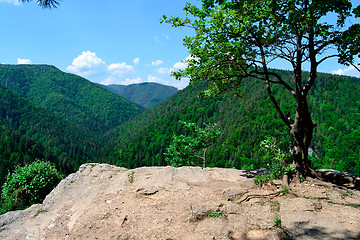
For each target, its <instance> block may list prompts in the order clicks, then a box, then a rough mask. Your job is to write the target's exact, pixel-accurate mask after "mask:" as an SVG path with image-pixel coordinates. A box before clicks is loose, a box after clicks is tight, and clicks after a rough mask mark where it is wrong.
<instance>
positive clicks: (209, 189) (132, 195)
mask: <svg viewBox="0 0 360 240" xmlns="http://www.w3.org/2000/svg"><path fill="white" fill-rule="evenodd" d="M291 189H292V193H289V194H288V193H286V192H285V193H279V195H277V196H271V197H259V196H260V195H265V194H268V193H274V192H276V191H279V189H277V187H276V186H275V184H273V185H269V186H265V187H262V188H258V187H255V186H253V179H252V178H250V177H249V175H248V173H245V172H244V171H240V170H235V169H220V168H206V169H201V168H198V167H181V168H173V167H144V168H138V169H133V170H127V169H125V168H119V167H115V166H111V165H107V164H85V165H82V166H81V167H80V169H79V171H78V172H76V173H74V174H71V175H69V176H68V177H67V178H66V179H64V180H63V181H61V183H60V184H59V185H58V186H57V187H56V188H55V189H54V190H53V191H52V192H51V193H50V194H49V195H48V196H47V197H46V199H45V200H44V202H43V203H42V204H37V205H33V206H32V207H30V208H28V209H26V210H21V211H14V212H9V213H6V214H3V215H1V216H0V239H14V240H15V239H16V240H18V239H34V240H40V239H50V240H52V239H66V240H67V239H69V240H70V239H88V240H90V239H118V240H125V239H146V240H148V239H164V240H175V239H185V240H186V239H194V240H197V239H199V240H201V239H234V240H235V239H242V240H245V239H264V240H265V239H360V207H359V206H358V205H359V204H360V192H359V191H357V190H349V189H339V188H334V187H333V186H332V185H330V184H325V183H322V182H317V181H308V182H304V183H302V184H299V185H297V186H291ZM249 196H250V197H249ZM242 199H247V201H243V202H242V203H241V204H237V203H238V202H240V201H242ZM275 219H277V220H275ZM276 223H277V226H276ZM280 226H281V227H280Z"/></svg>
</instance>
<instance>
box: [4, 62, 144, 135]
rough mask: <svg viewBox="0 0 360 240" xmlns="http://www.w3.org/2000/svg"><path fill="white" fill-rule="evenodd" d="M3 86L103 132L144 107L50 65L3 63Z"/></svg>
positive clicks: (87, 127)
mask: <svg viewBox="0 0 360 240" xmlns="http://www.w3.org/2000/svg"><path fill="white" fill-rule="evenodd" d="M0 85H3V86H5V87H7V88H9V89H11V90H13V91H15V92H16V93H18V94H20V95H21V96H22V97H24V98H26V99H28V100H29V101H31V102H33V103H34V104H35V105H38V106H40V107H43V108H45V109H47V110H48V111H49V112H51V113H53V114H55V115H56V116H58V117H61V118H63V119H65V120H67V121H69V122H71V123H73V124H76V125H78V126H79V127H81V128H83V129H84V130H85V131H91V132H96V133H103V132H104V131H108V130H110V129H112V128H114V127H116V126H118V125H120V124H122V123H124V122H125V121H127V120H129V119H131V118H132V117H134V116H136V115H137V114H139V113H141V112H142V111H143V110H144V108H143V107H141V106H139V105H137V104H135V103H133V102H131V101H129V100H127V99H125V98H123V97H121V96H119V95H117V94H113V93H110V92H109V91H106V90H105V89H103V88H102V87H100V86H98V85H97V84H94V83H92V82H90V81H88V80H86V79H85V78H82V77H80V76H78V75H74V74H70V73H65V72H62V71H60V70H59V69H57V68H56V67H54V66H50V65H7V64H1V65H0Z"/></svg>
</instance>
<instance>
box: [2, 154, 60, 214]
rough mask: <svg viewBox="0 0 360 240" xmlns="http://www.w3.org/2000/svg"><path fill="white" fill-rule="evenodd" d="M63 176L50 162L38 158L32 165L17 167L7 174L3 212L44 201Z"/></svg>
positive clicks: (3, 189)
mask: <svg viewBox="0 0 360 240" xmlns="http://www.w3.org/2000/svg"><path fill="white" fill-rule="evenodd" d="M62 178H63V177H62V175H61V174H60V173H59V172H58V171H57V170H56V168H55V167H54V166H53V165H52V164H51V163H49V162H42V161H39V160H37V161H35V162H33V163H32V164H30V165H27V166H24V167H20V166H18V167H16V168H15V171H14V172H13V173H12V174H10V173H9V174H8V175H7V177H6V180H5V183H4V185H3V187H2V192H1V200H2V209H1V212H2V213H4V212H7V211H11V210H17V209H24V208H26V207H29V206H31V205H32V204H34V203H40V202H42V201H43V200H44V199H45V197H46V195H47V194H49V193H50V191H51V190H52V189H53V188H54V187H56V185H57V184H58V183H59V182H60V181H61V179H62Z"/></svg>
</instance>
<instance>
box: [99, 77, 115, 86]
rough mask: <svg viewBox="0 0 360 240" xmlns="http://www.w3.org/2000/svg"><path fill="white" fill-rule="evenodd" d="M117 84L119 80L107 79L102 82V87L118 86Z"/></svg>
mask: <svg viewBox="0 0 360 240" xmlns="http://www.w3.org/2000/svg"><path fill="white" fill-rule="evenodd" d="M116 83H117V79H116V78H114V77H111V76H110V77H107V78H105V80H104V81H102V82H101V84H102V85H110V84H116Z"/></svg>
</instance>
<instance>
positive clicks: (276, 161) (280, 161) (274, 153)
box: [254, 137, 295, 185]
mask: <svg viewBox="0 0 360 240" xmlns="http://www.w3.org/2000/svg"><path fill="white" fill-rule="evenodd" d="M280 145H281V144H280V143H279V142H278V141H277V140H276V139H275V138H273V137H269V138H267V139H266V140H264V141H262V142H261V143H260V151H261V154H263V161H264V162H265V163H266V164H267V166H268V167H269V168H270V172H267V173H264V174H263V175H257V176H256V177H255V179H254V183H255V184H256V185H263V184H264V183H266V182H269V181H272V180H274V179H281V178H282V177H283V176H284V174H288V173H293V172H294V171H295V170H294V169H293V168H292V167H291V166H290V164H289V163H290V162H291V157H292V154H291V153H290V152H286V151H285V150H283V149H281V148H280Z"/></svg>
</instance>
